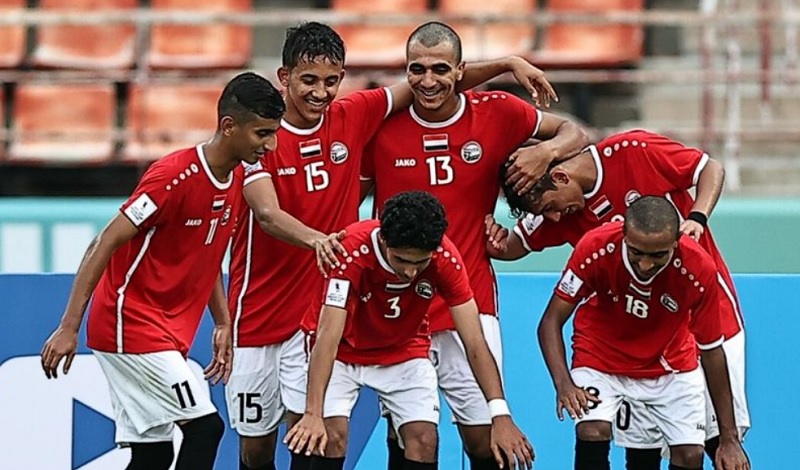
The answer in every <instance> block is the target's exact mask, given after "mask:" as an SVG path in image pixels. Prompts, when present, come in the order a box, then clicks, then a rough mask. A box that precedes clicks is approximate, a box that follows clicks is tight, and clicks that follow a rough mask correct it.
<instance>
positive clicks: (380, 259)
mask: <svg viewBox="0 0 800 470" xmlns="http://www.w3.org/2000/svg"><path fill="white" fill-rule="evenodd" d="M380 231H381V229H380V227H377V228H375V230H373V231H372V233H371V234H370V238H372V250H373V251H375V257H376V258H378V263H379V264H380V265H381V267H382V268H383V269H385V270H386V271H389V272H390V273H392V274H394V275H397V273H395V272H394V269H392V267H391V266H389V262H388V261H386V258H384V257H383V252H382V251H381V244H380V242H378V233H379V232H380Z"/></svg>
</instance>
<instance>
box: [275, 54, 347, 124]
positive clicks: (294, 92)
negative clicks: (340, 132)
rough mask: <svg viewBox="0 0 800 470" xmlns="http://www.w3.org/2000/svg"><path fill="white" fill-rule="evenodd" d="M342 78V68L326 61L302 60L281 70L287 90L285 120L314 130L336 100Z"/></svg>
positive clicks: (280, 74)
mask: <svg viewBox="0 0 800 470" xmlns="http://www.w3.org/2000/svg"><path fill="white" fill-rule="evenodd" d="M342 78H344V69H343V68H342V64H339V63H334V62H331V61H330V60H328V59H326V58H323V57H319V58H315V59H314V60H301V61H300V62H298V63H297V65H296V66H294V67H292V68H291V69H289V68H286V67H281V68H280V69H278V79H279V80H280V82H281V85H283V87H284V88H285V90H286V91H285V99H286V115H285V116H284V118H285V119H286V120H287V121H288V122H289V123H290V124H292V125H293V126H297V127H300V128H308V127H313V126H315V125H316V124H317V123H318V122H319V120H320V118H321V117H322V114H323V113H324V112H325V110H326V109H327V108H328V106H329V105H330V104H331V102H332V101H333V100H334V98H336V94H337V93H338V92H339V85H340V84H341V83H342Z"/></svg>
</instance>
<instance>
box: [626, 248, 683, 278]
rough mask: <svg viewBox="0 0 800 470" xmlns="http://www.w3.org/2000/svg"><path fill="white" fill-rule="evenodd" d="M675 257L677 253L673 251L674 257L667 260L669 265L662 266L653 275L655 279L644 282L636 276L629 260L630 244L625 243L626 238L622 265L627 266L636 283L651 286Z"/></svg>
mask: <svg viewBox="0 0 800 470" xmlns="http://www.w3.org/2000/svg"><path fill="white" fill-rule="evenodd" d="M674 255H675V251H674V250H673V252H672V255H670V257H669V260H667V263H666V264H665V265H664V266H661V269H659V270H658V272H656V273H655V274H654V275H653V277H651V278H650V279H648V280H646V281H644V280H642V278H640V277H639V276H638V275H637V274H636V271H634V270H633V266H631V261H630V260H629V259H628V244H627V243H625V239H624V238H623V239H622V263H623V264H624V265H625V269H626V270H627V271H628V274H630V275H631V276H632V277H633V279H634V280H635V281H636V282H638V283H639V284H641V285H643V286H647V285H650V283H652V282H653V279H655V278H656V277H658V275H659V274H661V271H663V270H665V269H667V267H668V266H669V264H670V263H671V262H672V257H673V256H674Z"/></svg>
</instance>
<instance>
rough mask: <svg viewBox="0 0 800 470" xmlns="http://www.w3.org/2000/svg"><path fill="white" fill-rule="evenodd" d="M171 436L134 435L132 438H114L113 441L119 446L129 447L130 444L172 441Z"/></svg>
mask: <svg viewBox="0 0 800 470" xmlns="http://www.w3.org/2000/svg"><path fill="white" fill-rule="evenodd" d="M172 439H173V438H172V437H170V438H163V439H160V438H155V437H134V438H133V439H124V440H119V441H118V440H116V438H115V439H114V443H115V444H116V445H117V446H118V447H120V448H127V447H130V446H131V444H152V443H156V442H172Z"/></svg>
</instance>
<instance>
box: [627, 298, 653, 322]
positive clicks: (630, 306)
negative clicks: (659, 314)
mask: <svg viewBox="0 0 800 470" xmlns="http://www.w3.org/2000/svg"><path fill="white" fill-rule="evenodd" d="M647 308H648V307H647V304H646V303H645V302H644V301H641V300H639V299H634V298H633V296H632V295H626V296H625V311H626V312H628V313H630V314H631V315H633V316H636V317H639V318H647Z"/></svg>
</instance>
